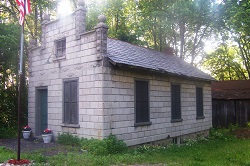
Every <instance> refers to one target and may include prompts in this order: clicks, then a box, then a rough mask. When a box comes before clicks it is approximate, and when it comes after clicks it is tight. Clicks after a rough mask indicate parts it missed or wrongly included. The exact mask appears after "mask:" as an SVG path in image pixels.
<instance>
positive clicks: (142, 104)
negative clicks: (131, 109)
mask: <svg viewBox="0 0 250 166" xmlns="http://www.w3.org/2000/svg"><path fill="white" fill-rule="evenodd" d="M135 88H136V90H135V92H136V94H135V95H136V104H135V107H136V108H135V109H136V110H135V113H136V123H140V122H149V92H148V82H146V81H136V86H135Z"/></svg>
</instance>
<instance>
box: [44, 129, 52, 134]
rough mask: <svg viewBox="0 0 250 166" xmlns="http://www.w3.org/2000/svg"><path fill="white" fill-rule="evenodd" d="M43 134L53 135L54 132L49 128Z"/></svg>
mask: <svg viewBox="0 0 250 166" xmlns="http://www.w3.org/2000/svg"><path fill="white" fill-rule="evenodd" d="M43 132H44V134H51V133H52V130H50V129H48V128H47V129H45V130H44V131H43Z"/></svg>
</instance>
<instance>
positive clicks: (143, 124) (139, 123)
mask: <svg viewBox="0 0 250 166" xmlns="http://www.w3.org/2000/svg"><path fill="white" fill-rule="evenodd" d="M151 124H152V122H151V121H149V122H138V123H135V124H134V127H138V126H148V125H151Z"/></svg>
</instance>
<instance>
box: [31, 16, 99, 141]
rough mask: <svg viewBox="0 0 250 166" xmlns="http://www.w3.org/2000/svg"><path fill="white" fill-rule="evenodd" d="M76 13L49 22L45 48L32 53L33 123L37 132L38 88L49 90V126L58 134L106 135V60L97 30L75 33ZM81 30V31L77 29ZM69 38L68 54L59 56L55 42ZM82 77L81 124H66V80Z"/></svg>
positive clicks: (80, 82) (46, 26) (33, 127)
mask: <svg viewBox="0 0 250 166" xmlns="http://www.w3.org/2000/svg"><path fill="white" fill-rule="evenodd" d="M74 21H75V13H73V14H72V15H69V16H67V17H65V18H63V19H60V20H56V21H52V22H46V23H45V24H44V25H43V26H44V27H43V28H44V31H43V37H44V39H46V40H44V41H42V46H41V47H36V48H32V49H31V50H30V56H29V74H30V75H29V117H28V121H29V125H30V126H31V128H32V130H33V132H34V133H35V129H36V126H35V121H36V116H35V113H36V106H35V105H36V101H35V97H36V94H37V88H41V87H46V88H47V89H48V127H49V128H50V129H52V130H53V131H54V134H55V136H56V135H57V133H60V132H68V133H71V134H77V135H79V136H81V137H85V138H91V137H94V138H102V135H103V134H102V128H103V115H102V113H103V112H102V110H103V109H102V107H103V103H102V78H103V77H102V75H103V69H102V61H100V60H99V59H97V56H96V54H98V55H99V54H100V52H98V51H97V44H96V43H97V40H96V39H97V37H96V36H97V33H96V31H95V30H94V31H90V32H84V33H81V34H80V37H78V36H77V35H76V34H75V32H76V31H75V25H76V24H74ZM77 33H79V32H77ZM63 38H66V57H65V58H63V59H59V60H58V59H57V58H56V57H55V41H56V40H60V39H63ZM65 79H76V80H78V88H79V89H78V96H79V98H78V99H79V102H78V108H79V127H70V126H67V125H64V124H62V123H63V119H62V118H63V80H65Z"/></svg>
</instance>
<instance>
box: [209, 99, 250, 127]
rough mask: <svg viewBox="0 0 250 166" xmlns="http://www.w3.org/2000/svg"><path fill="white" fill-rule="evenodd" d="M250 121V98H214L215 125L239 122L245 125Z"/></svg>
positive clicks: (222, 125)
mask: <svg viewBox="0 0 250 166" xmlns="http://www.w3.org/2000/svg"><path fill="white" fill-rule="evenodd" d="M247 122H250V100H217V99H213V127H215V128H217V127H228V126H229V125H230V124H238V125H239V126H242V127H245V126H246V123H247Z"/></svg>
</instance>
